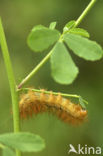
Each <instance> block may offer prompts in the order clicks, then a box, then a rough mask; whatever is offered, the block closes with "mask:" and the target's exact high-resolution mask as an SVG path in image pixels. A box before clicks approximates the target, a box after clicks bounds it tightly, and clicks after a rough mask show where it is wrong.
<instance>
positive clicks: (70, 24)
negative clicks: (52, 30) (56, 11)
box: [63, 20, 75, 32]
mask: <svg viewBox="0 0 103 156" xmlns="http://www.w3.org/2000/svg"><path fill="white" fill-rule="evenodd" d="M74 25H75V21H74V20H72V21H69V22H68V23H67V24H66V25H65V27H64V28H63V31H64V32H65V31H68V30H69V29H71V28H72V27H73V26H74Z"/></svg>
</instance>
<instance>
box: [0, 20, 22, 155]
mask: <svg viewBox="0 0 103 156" xmlns="http://www.w3.org/2000/svg"><path fill="white" fill-rule="evenodd" d="M0 44H1V49H2V54H3V58H4V63H5V66H6V70H7V75H8V80H9V86H10V91H11V98H12V108H13V124H14V132H19V131H20V124H19V106H18V93H17V91H16V83H15V78H14V74H13V70H12V65H11V61H10V56H9V51H8V47H7V43H6V38H5V34H4V30H3V26H2V21H1V18H0ZM17 156H20V153H19V151H17Z"/></svg>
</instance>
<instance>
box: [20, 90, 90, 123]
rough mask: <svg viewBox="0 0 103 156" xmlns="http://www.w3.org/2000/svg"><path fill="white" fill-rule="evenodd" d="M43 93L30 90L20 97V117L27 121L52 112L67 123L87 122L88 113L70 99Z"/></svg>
mask: <svg viewBox="0 0 103 156" xmlns="http://www.w3.org/2000/svg"><path fill="white" fill-rule="evenodd" d="M40 91H41V93H37V92H34V91H32V90H29V91H28V92H27V93H25V94H23V95H22V96H20V102H19V109H20V117H21V118H23V119H25V118H28V117H31V116H32V115H33V114H38V113H43V112H51V113H52V114H56V115H57V117H58V118H59V119H61V120H62V121H64V122H66V123H71V124H74V125H75V124H79V123H82V122H83V121H85V118H86V116H87V111H86V110H84V109H83V108H82V107H81V106H80V105H79V104H74V103H72V102H71V101H70V100H69V99H66V98H64V97H62V96H61V93H58V95H57V96H56V95H53V92H52V91H51V92H50V94H46V93H45V90H44V89H42V90H40Z"/></svg>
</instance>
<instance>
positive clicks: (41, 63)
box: [17, 50, 52, 89]
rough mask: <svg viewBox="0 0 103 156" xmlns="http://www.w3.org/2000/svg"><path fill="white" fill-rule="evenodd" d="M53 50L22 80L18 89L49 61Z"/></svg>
mask: <svg viewBox="0 0 103 156" xmlns="http://www.w3.org/2000/svg"><path fill="white" fill-rule="evenodd" d="M51 53H52V50H51V51H50V52H49V53H48V54H47V55H46V56H45V57H44V59H43V60H42V61H41V62H40V63H39V64H38V65H37V66H36V67H35V68H34V69H33V70H32V71H31V72H30V74H29V75H28V76H27V77H26V78H24V79H23V80H22V82H21V83H20V84H19V85H18V87H17V88H18V89H19V88H21V87H22V86H23V85H24V84H25V83H26V82H27V81H28V80H29V79H30V78H32V76H33V75H35V73H36V72H37V71H38V70H39V69H40V68H41V67H42V66H43V64H45V63H46V62H47V60H48V59H49V58H50V56H51Z"/></svg>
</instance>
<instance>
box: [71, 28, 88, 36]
mask: <svg viewBox="0 0 103 156" xmlns="http://www.w3.org/2000/svg"><path fill="white" fill-rule="evenodd" d="M69 33H72V34H77V35H81V36H84V37H90V35H89V33H88V32H87V31H86V30H85V29H81V28H72V29H70V30H69Z"/></svg>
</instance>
